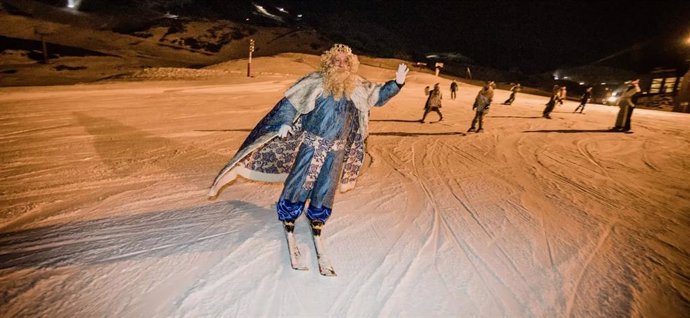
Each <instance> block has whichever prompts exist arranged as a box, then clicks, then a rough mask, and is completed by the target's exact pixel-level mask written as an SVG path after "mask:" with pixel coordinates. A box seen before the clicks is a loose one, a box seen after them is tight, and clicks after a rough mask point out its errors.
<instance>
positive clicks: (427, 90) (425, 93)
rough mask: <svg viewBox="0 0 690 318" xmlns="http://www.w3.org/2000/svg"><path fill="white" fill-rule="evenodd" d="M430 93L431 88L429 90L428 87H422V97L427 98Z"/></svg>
mask: <svg viewBox="0 0 690 318" xmlns="http://www.w3.org/2000/svg"><path fill="white" fill-rule="evenodd" d="M430 91H431V88H429V86H427V87H424V96H429V92H430Z"/></svg>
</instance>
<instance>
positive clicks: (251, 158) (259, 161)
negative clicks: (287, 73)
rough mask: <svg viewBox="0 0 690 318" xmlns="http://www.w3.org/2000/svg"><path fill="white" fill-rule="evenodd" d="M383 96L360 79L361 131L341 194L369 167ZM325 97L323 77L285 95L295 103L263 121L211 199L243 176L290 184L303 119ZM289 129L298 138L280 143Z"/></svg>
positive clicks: (347, 159) (348, 149) (346, 162)
mask: <svg viewBox="0 0 690 318" xmlns="http://www.w3.org/2000/svg"><path fill="white" fill-rule="evenodd" d="M380 90H381V85H376V84H373V83H370V82H368V81H366V80H364V79H362V78H358V82H357V86H356V88H355V89H354V91H353V93H352V96H351V97H350V99H351V100H352V102H353V104H354V105H355V107H356V108H357V110H359V116H358V117H359V118H358V119H359V129H358V131H356V132H352V134H353V136H350V137H349V138H347V143H346V145H345V156H344V157H343V171H342V173H341V177H340V191H341V192H345V191H348V190H350V189H352V188H354V186H355V181H356V179H357V176H358V175H359V172H360V170H361V167H362V165H363V163H364V147H365V143H364V140H365V139H366V137H367V134H368V130H367V127H368V123H369V110H370V108H371V107H372V106H373V105H374V104H376V103H377V102H378V99H379V93H380ZM322 94H323V77H322V75H321V74H320V73H318V72H315V73H311V74H309V75H307V76H305V77H304V78H302V79H300V80H299V81H298V82H297V83H295V84H294V85H293V86H292V87H290V88H289V89H288V90H287V91H286V92H285V99H286V100H287V101H289V103H285V102H283V100H281V101H280V102H278V103H277V104H276V105H275V107H273V109H272V110H271V111H270V112H269V113H268V114H267V115H266V116H265V117H264V118H263V119H261V121H259V123H258V124H257V125H256V127H254V129H253V130H252V132H251V133H250V134H249V136H247V139H245V141H244V142H243V143H242V146H240V149H239V150H238V151H237V153H236V154H235V155H234V156H233V157H232V158H231V159H230V161H228V163H227V164H226V165H225V166H224V167H223V169H221V170H220V172H219V173H218V175H217V176H216V178H215V179H214V180H213V184H212V185H211V188H210V190H209V192H208V196H210V197H215V196H216V195H217V194H218V192H219V191H220V190H221V189H222V188H223V186H225V185H226V184H228V183H230V182H232V181H233V180H235V179H236V178H237V176H238V175H239V176H242V177H244V178H247V179H250V180H254V181H261V182H283V181H285V179H286V178H287V176H288V173H289V172H290V169H291V168H292V164H293V163H294V161H295V157H296V156H297V151H298V150H299V146H300V144H301V142H302V132H303V131H302V129H301V121H300V116H302V115H304V114H307V113H309V112H311V111H312V110H313V109H314V107H315V106H316V99H317V98H319V97H320V96H322ZM295 110H296V112H295ZM283 124H292V125H293V129H294V133H293V134H292V135H288V137H287V138H276V137H277V136H278V130H279V129H280V126H281V125H283Z"/></svg>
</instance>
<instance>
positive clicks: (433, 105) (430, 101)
mask: <svg viewBox="0 0 690 318" xmlns="http://www.w3.org/2000/svg"><path fill="white" fill-rule="evenodd" d="M442 99H443V95H442V94H441V87H440V84H439V83H436V84H434V89H433V90H431V92H429V97H428V98H427V99H426V104H425V105H424V116H422V119H421V120H420V122H422V123H424V120H425V119H426V115H428V114H429V113H430V112H436V113H437V114H438V117H439V119H438V121H442V120H443V114H441V107H443V106H442V105H441V100H442Z"/></svg>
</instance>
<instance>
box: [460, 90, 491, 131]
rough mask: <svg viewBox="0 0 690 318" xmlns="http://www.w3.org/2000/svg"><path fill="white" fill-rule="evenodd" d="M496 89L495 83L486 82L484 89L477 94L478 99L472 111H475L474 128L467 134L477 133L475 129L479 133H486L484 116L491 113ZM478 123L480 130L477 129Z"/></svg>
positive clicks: (475, 100)
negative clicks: (490, 107)
mask: <svg viewBox="0 0 690 318" xmlns="http://www.w3.org/2000/svg"><path fill="white" fill-rule="evenodd" d="M495 87H496V84H494V82H486V83H485V84H484V87H482V89H481V90H479V93H477V97H476V98H475V99H474V104H473V105H472V109H474V110H475V112H474V118H473V119H472V126H471V127H470V129H468V130H467V132H472V131H475V129H476V131H477V132H482V131H484V128H483V124H484V115H485V114H486V113H488V112H489V106H491V101H492V100H493V98H494V88H495ZM477 123H478V124H479V127H478V128H476V125H477Z"/></svg>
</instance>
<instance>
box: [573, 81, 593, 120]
mask: <svg viewBox="0 0 690 318" xmlns="http://www.w3.org/2000/svg"><path fill="white" fill-rule="evenodd" d="M591 98H592V87H588V88H587V90H586V91H585V93H584V94H582V97H580V105H578V106H577V108H575V110H574V111H573V113H577V110H578V109H579V110H580V114H582V112H583V111H585V105H586V104H587V103H588V102H589V100H590V99H591Z"/></svg>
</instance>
